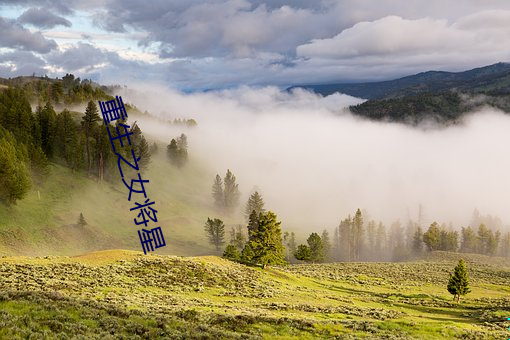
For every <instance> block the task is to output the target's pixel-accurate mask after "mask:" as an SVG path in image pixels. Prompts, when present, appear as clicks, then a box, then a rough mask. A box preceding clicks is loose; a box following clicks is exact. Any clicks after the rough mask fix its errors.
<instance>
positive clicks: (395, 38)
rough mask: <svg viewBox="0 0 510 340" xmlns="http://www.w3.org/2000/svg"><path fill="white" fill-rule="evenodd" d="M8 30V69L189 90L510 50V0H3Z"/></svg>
mask: <svg viewBox="0 0 510 340" xmlns="http://www.w3.org/2000/svg"><path fill="white" fill-rule="evenodd" d="M149 3H150V6H149V5H148V4H149ZM0 31H1V32H2V33H1V34H0V76H1V77H15V76H19V75H31V74H34V73H35V74H36V75H44V74H46V75H48V76H49V77H62V76H63V75H65V74H66V73H68V72H69V73H73V74H75V75H76V76H79V77H81V78H88V79H92V80H94V81H97V82H100V83H102V84H132V83H133V82H141V83H143V82H147V81H150V82H151V83H158V84H163V85H165V86H167V87H170V88H173V89H178V90H182V91H196V90H198V91H200V90H211V89H212V90H216V89H225V88H235V87H239V86H268V85H270V86H278V87H280V88H282V87H286V86H289V85H295V84H319V83H334V82H359V81H376V80H385V79H393V78H397V77H400V76H405V75H409V74H414V73H418V72H423V71H428V70H444V71H461V70H465V69H470V68H473V67H480V66H484V65H489V64H493V63H496V62H500V61H503V62H505V61H510V2H508V1H506V0H484V1H477V0H463V1H444V0H429V1H416V0H377V1H368V0H355V1H354V0H347V1H343V0H337V1H334V0H316V1H304V0H296V1H283V0H273V1H258V0H250V1H248V0H217V1H200V0H173V1H163V0H154V1H150V2H148V1H140V0H109V1H100V0H87V1H83V0H66V1H64V0H56V1H48V0H46V1H45V0H42V1H35V0H0Z"/></svg>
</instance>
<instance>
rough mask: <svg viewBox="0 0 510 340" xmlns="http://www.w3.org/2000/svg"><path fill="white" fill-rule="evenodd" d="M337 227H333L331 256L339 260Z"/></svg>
mask: <svg viewBox="0 0 510 340" xmlns="http://www.w3.org/2000/svg"><path fill="white" fill-rule="evenodd" d="M338 229H339V228H338V227H337V228H335V232H334V234H333V256H332V258H333V259H334V260H335V261H340V252H341V249H340V233H339V231H338Z"/></svg>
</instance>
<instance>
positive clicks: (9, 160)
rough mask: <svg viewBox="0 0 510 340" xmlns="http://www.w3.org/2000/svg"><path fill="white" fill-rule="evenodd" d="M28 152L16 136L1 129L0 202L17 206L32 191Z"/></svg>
mask: <svg viewBox="0 0 510 340" xmlns="http://www.w3.org/2000/svg"><path fill="white" fill-rule="evenodd" d="M26 154H27V151H26V148H25V147H24V146H23V144H21V145H19V144H17V143H16V140H15V138H14V136H13V135H12V134H11V133H10V132H9V131H5V130H4V129H3V128H2V127H0V201H3V202H4V203H5V204H7V205H11V204H15V203H16V201H17V200H20V199H22V198H23V197H25V195H26V193H27V192H28V190H29V189H30V186H31V180H30V172H29V171H28V168H27V164H26V162H27V160H28V159H27V158H28V157H27V155H26Z"/></svg>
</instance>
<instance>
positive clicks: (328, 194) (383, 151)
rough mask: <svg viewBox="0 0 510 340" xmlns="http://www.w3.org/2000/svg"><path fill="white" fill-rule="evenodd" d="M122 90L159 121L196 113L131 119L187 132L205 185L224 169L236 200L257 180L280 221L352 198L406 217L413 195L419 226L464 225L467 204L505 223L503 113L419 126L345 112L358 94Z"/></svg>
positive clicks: (412, 213)
mask: <svg viewBox="0 0 510 340" xmlns="http://www.w3.org/2000/svg"><path fill="white" fill-rule="evenodd" d="M122 95H123V99H124V102H132V103H134V104H135V105H137V106H138V107H139V108H140V109H142V110H144V109H147V110H148V111H150V112H151V113H153V114H155V115H157V116H160V117H162V118H165V119H167V118H168V119H174V118H194V119H195V120H196V121H197V122H198V126H197V127H196V128H194V129H187V130H186V129H175V128H172V127H170V126H166V125H162V124H157V123H155V122H150V121H143V120H142V121H141V122H140V126H141V127H142V130H144V131H147V132H148V133H150V134H151V135H154V136H158V137H159V138H160V139H161V141H164V142H165V145H166V144H168V142H169V140H170V138H172V137H175V136H177V135H178V134H180V132H184V133H186V134H187V135H188V141H189V154H190V157H191V159H192V160H195V161H197V160H201V161H206V162H207V164H208V168H209V169H210V178H211V185H212V182H213V178H214V175H215V174H216V173H219V174H220V175H222V176H223V175H224V174H225V171H226V169H227V168H229V169H231V170H232V171H233V173H234V174H235V175H236V177H237V180H238V183H239V188H240V190H241V192H242V194H243V196H242V201H241V202H242V203H243V205H244V202H246V198H247V197H248V195H249V194H250V193H251V192H252V190H253V189H254V188H258V189H259V190H260V192H261V193H262V195H263V197H264V200H265V202H266V208H268V209H270V210H273V211H275V212H276V213H277V214H278V216H279V218H280V219H281V220H282V221H283V222H284V225H285V226H292V227H302V228H304V227H306V228H307V229H309V230H321V229H322V228H324V227H328V228H329V227H333V226H336V225H338V223H339V221H340V219H342V218H344V217H346V216H347V215H348V214H352V213H353V212H354V211H355V210H356V209H357V208H358V207H359V208H362V209H365V210H366V211H367V212H368V214H369V216H367V218H374V219H377V220H383V221H384V222H386V223H390V222H391V221H393V220H395V219H397V218H400V219H401V220H402V222H406V221H407V220H408V219H409V218H413V219H414V220H417V219H418V207H419V205H420V204H421V205H422V207H423V222H424V224H429V223H431V222H432V221H433V220H437V221H438V222H450V221H452V222H453V223H454V225H455V226H457V227H459V226H462V225H466V224H467V223H469V222H470V220H471V216H472V213H473V210H474V209H475V208H477V209H478V210H480V212H481V213H482V214H491V215H498V216H500V217H501V218H502V219H503V221H504V222H505V223H507V222H508V221H510V209H509V204H510V133H509V132H510V116H507V115H504V114H503V113H501V112H498V111H496V110H493V109H490V108H487V109H485V110H483V111H481V112H476V113H473V114H470V115H468V116H467V117H466V119H465V120H464V122H463V124H461V125H457V126H452V127H448V128H430V126H429V128H427V129H424V128H416V127H409V126H405V125H401V124H393V123H379V122H370V121H366V120H362V119H359V118H356V117H353V116H352V115H351V114H350V113H349V112H348V111H347V109H346V107H347V106H349V105H352V104H356V103H360V102H362V100H360V99H358V98H353V97H350V96H346V95H340V94H335V95H331V96H328V97H325V98H322V97H320V96H317V95H314V94H311V93H308V92H305V91H297V92H294V93H286V92H281V91H280V90H279V89H277V88H272V87H268V88H263V89H251V88H240V89H235V90H226V91H221V92H208V93H194V94H183V93H179V92H176V91H171V90H167V89H162V88H157V87H144V88H138V89H137V92H132V91H129V93H122ZM204 194H206V195H210V193H209V192H207V193H204Z"/></svg>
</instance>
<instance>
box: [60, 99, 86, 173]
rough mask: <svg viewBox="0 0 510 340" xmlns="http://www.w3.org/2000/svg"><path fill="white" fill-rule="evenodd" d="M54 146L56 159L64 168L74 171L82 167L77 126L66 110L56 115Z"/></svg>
mask: <svg viewBox="0 0 510 340" xmlns="http://www.w3.org/2000/svg"><path fill="white" fill-rule="evenodd" d="M55 146H56V150H55V151H56V153H57V155H58V157H59V158H60V159H61V160H62V161H63V162H64V164H65V165H66V166H68V167H69V168H71V169H75V170H76V169H78V168H79V167H80V166H81V165H82V163H83V160H82V152H81V150H82V147H81V145H80V138H79V133H78V124H77V123H76V122H75V121H74V119H73V117H72V115H71V113H70V112H69V110H67V109H64V110H63V111H62V112H61V113H60V114H58V115H57V119H56V135H55Z"/></svg>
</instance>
